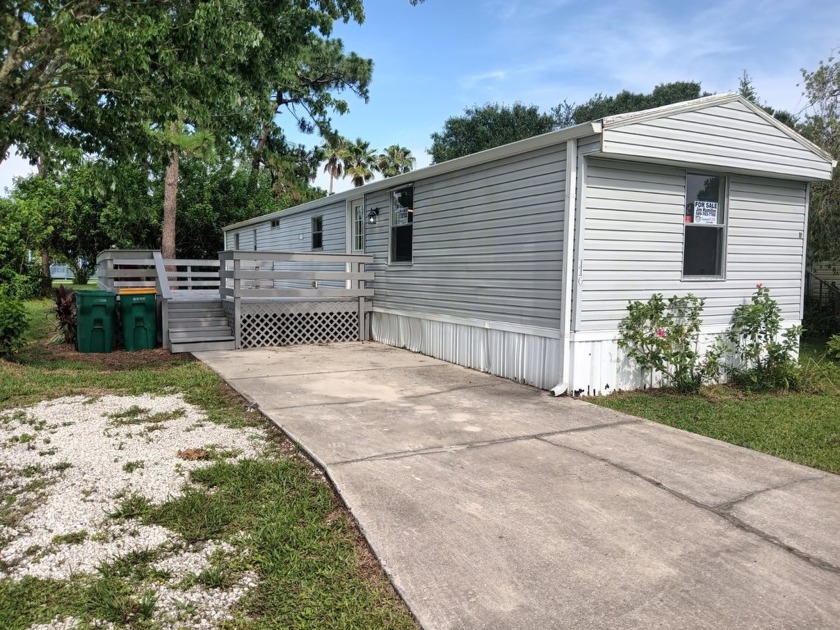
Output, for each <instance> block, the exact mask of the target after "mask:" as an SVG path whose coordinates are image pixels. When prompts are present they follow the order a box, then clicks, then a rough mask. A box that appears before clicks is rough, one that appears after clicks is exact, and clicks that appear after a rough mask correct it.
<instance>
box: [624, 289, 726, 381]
mask: <svg viewBox="0 0 840 630" xmlns="http://www.w3.org/2000/svg"><path fill="white" fill-rule="evenodd" d="M703 304H704V300H703V299H702V298H698V297H696V296H694V295H692V294H691V293H689V294H688V295H686V296H685V297H678V296H676V295H675V296H673V297H671V298H668V300H667V301H666V300H665V299H664V298H663V297H662V294H660V293H654V294H653V295H652V296H651V298H650V300H648V301H647V302H638V301H637V302H630V304H628V306H627V310H628V315H627V317H625V318H624V319H622V320H621V323H620V324H619V341H618V347H619V348H622V349H624V350H625V351H626V353H627V356H628V358H630V359H632V360H633V361H634V362H635V363H636V364H637V365H638V366H639V367H640V368H642V370H644V371H655V372H659V373H660V374H662V377H663V378H664V380H665V383H666V384H667V385H669V386H671V387H674V388H675V389H677V391H680V392H694V391H697V390H698V389H699V388H700V386H701V385H702V384H703V381H706V380H715V379H717V377H718V376H719V374H720V359H721V355H722V350H720V349H719V348H718V347H717V346H716V347H715V348H713V349H712V350H710V351H708V352H707V353H706V355H705V356H704V357H701V355H700V353H699V351H698V345H699V338H700V325H701V323H702V320H701V319H700V315H701V313H702V312H703Z"/></svg>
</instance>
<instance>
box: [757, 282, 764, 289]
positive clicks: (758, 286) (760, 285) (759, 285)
mask: <svg viewBox="0 0 840 630" xmlns="http://www.w3.org/2000/svg"><path fill="white" fill-rule="evenodd" d="M763 286H764V285H763V284H761V283H760V282H759V283H758V284H757V285H755V288H756V289H760V288H761V287H763Z"/></svg>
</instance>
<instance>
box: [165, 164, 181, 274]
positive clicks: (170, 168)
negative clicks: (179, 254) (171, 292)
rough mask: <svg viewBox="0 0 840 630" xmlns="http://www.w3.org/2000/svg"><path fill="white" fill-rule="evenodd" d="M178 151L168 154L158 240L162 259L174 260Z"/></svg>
mask: <svg viewBox="0 0 840 630" xmlns="http://www.w3.org/2000/svg"><path fill="white" fill-rule="evenodd" d="M179 159H180V154H179V152H178V149H177V148H175V149H172V150H171V151H170V152H169V164H167V165H166V176H165V178H164V189H163V233H162V234H161V239H160V251H161V254H162V255H163V257H164V258H175V217H176V215H177V212H178V161H179Z"/></svg>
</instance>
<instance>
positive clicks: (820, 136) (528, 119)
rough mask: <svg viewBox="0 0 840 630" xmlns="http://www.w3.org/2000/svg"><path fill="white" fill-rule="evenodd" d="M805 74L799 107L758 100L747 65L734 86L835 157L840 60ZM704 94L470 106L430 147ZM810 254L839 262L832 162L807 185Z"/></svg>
mask: <svg viewBox="0 0 840 630" xmlns="http://www.w3.org/2000/svg"><path fill="white" fill-rule="evenodd" d="M802 75H803V79H804V81H803V85H804V88H805V92H804V95H805V98H806V101H807V106H806V108H804V109H803V111H802V112H800V113H798V114H794V113H791V112H788V111H784V110H778V109H774V108H773V107H771V106H769V105H767V104H766V103H763V102H761V100H760V98H759V96H758V94H757V93H756V90H755V88H754V87H753V84H752V79H751V78H750V76H749V75H748V74H747V73H746V72H744V73H743V74H742V76H741V78H740V83H739V92H740V94H741V95H742V96H743V97H744V98H746V99H748V100H749V101H751V102H753V103H754V104H756V105H758V106H759V107H761V108H762V109H763V110H764V111H765V112H767V113H768V114H770V115H771V116H773V117H774V118H775V119H777V120H778V121H779V122H781V123H783V124H785V125H787V126H789V127H791V128H792V129H794V130H796V131H798V132H799V133H800V134H802V135H803V136H804V137H805V138H807V139H808V140H810V141H812V142H813V143H814V144H816V145H818V146H820V147H822V148H823V149H825V150H826V151H828V152H829V153H830V154H831V155H833V156H834V157H835V159H836V158H837V157H838V156H840V61H838V60H836V59H835V58H833V57H831V58H829V59H828V60H827V61H825V62H821V63H820V65H819V67H818V68H817V69H816V70H815V71H813V72H810V71H807V70H803V71H802ZM709 95H710V93H709V92H703V91H702V89H701V86H700V83H697V82H694V81H679V82H674V83H663V84H661V85H657V86H656V87H655V88H654V89H653V90H652V91H651V92H650V93H649V94H643V93H634V92H629V91H627V90H624V91H622V92H619V93H618V94H616V95H615V96H604V95H603V94H600V93H599V94H596V95H595V96H593V97H592V98H590V99H589V100H588V101H586V102H585V103H583V104H581V105H574V104H570V103H568V102H565V101H564V102H563V103H561V104H559V105H557V106H556V107H554V108H552V109H551V110H550V111H548V112H541V111H540V110H539V108H538V107H536V106H535V105H523V104H522V103H514V104H513V105H504V104H500V103H488V104H485V105H482V106H474V107H468V108H466V109H465V110H464V113H463V114H462V115H459V116H452V117H450V118H448V119H447V120H446V121H445V122H444V125H443V129H442V130H441V131H440V132H436V133H433V134H432V136H431V139H432V144H431V147H430V148H429V149H428V152H429V154H430V155H431V157H432V162H433V163H440V162H444V161H447V160H452V159H455V158H458V157H462V156H465V155H470V154H472V153H477V152H479V151H484V150H487V149H492V148H493V147H497V146H501V145H503V144H508V143H510V142H515V141H517V140H524V139H525V138H530V137H533V136H536V135H539V134H543V133H548V132H550V131H555V130H558V129H562V128H565V127H569V126H571V125H575V124H578V123H583V122H587V121H593V120H598V119H600V118H604V117H607V116H615V115H618V114H624V113H627V112H634V111H640V110H643V109H651V108H654V107H661V106H664V105H670V104H672V103H679V102H681V101H687V100H691V99H695V98H700V97H701V96H709ZM808 256H809V259H810V260H813V261H834V262H838V263H840V172H839V171H838V170H837V169H835V171H834V177H833V178H832V180H831V181H829V182H819V183H815V184H812V186H811V194H810V211H809V228H808Z"/></svg>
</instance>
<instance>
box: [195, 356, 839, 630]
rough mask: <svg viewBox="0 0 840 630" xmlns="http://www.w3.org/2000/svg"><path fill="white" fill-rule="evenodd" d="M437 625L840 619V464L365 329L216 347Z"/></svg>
mask: <svg viewBox="0 0 840 630" xmlns="http://www.w3.org/2000/svg"><path fill="white" fill-rule="evenodd" d="M196 356H198V358H199V359H201V360H202V361H204V362H205V363H207V364H208V365H210V366H211V367H212V368H213V369H214V370H216V371H217V372H218V373H219V374H220V375H221V376H222V377H223V378H224V379H225V380H226V381H227V382H228V383H230V384H231V385H232V386H233V387H234V388H236V389H237V390H238V391H239V392H241V393H242V394H243V395H244V396H245V397H246V398H247V399H249V400H251V401H254V402H256V403H258V404H259V406H260V409H261V410H262V411H263V413H265V414H266V415H267V416H269V417H270V418H271V419H272V420H273V421H274V422H275V423H277V425H279V426H280V427H281V428H282V429H283V430H284V431H285V432H287V433H288V434H289V435H290V436H291V437H292V438H293V439H294V440H296V441H297V442H298V443H299V444H300V445H301V446H302V447H303V448H304V449H305V450H306V451H308V452H309V453H310V454H311V456H312V457H313V458H315V459H316V460H317V461H318V462H319V463H320V464H321V465H322V466H323V467H324V468H325V469H326V471H327V473H328V475H329V476H330V478H331V479H332V480H333V482H334V483H335V485H336V487H337V488H338V490H339V492H340V493H341V496H342V497H343V498H344V500H345V501H346V502H347V505H348V506H349V508H350V509H351V510H352V512H353V514H354V515H355V517H356V518H357V519H358V522H359V524H360V526H361V528H362V530H363V532H364V534H365V536H366V537H367V539H368V540H369V541H370V544H371V546H372V547H373V549H374V551H375V552H376V554H377V555H378V556H379V558H380V560H381V561H382V563H383V565H384V566H385V569H386V570H387V571H388V573H389V574H390V575H391V577H392V579H393V581H394V584H395V586H396V588H397V589H398V590H399V592H400V593H401V594H402V596H403V597H404V598H405V600H406V602H407V603H408V605H409V606H410V608H411V610H412V611H413V612H414V613H415V614H416V615H417V618H418V619H419V620H420V623H421V624H422V625H423V627H424V628H426V629H428V630H431V629H437V628H482V629H486V628H499V629H506V630H510V629H516V628H523V629H529V630H531V629H537V628H622V629H624V628H726V629H727V630H731V629H733V628H761V629H765V630H766V629H768V628H809V629H812V628H838V627H840V477H838V476H835V475H831V474H827V473H823V472H820V471H817V470H814V469H811V468H807V467H804V466H798V465H796V464H791V463H788V462H785V461H782V460H779V459H776V458H773V457H770V456H767V455H762V454H760V453H755V452H752V451H749V450H746V449H742V448H739V447H736V446H731V445H728V444H724V443H722V442H717V441H715V440H711V439H707V438H703V437H700V436H696V435H692V434H689V433H685V432H682V431H678V430H675V429H670V428H668V427H665V426H661V425H657V424H653V423H649V422H645V421H642V420H639V419H637V418H633V417H631V416H626V415H622V414H619V413H615V412H612V411H609V410H606V409H602V408H599V407H596V406H593V405H590V404H587V403H584V402H581V401H576V400H569V399H567V398H552V397H550V395H549V394H547V393H546V392H541V391H538V390H535V389H532V388H529V387H525V386H520V385H517V384H515V383H512V382H510V381H505V380H503V379H499V378H496V377H493V376H488V375H486V374H481V373H478V372H474V371H470V370H466V369H463V368H460V367H457V366H454V365H450V364H447V363H444V362H441V361H437V360H435V359H431V358H429V357H425V356H422V355H417V354H412V353H410V352H407V351H404V350H399V349H395V348H390V347H387V346H383V345H379V344H375V343H368V344H342V345H334V346H329V347H319V346H303V347H292V348H274V349H262V350H247V351H232V352H205V353H199V354H197V355H196Z"/></svg>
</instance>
